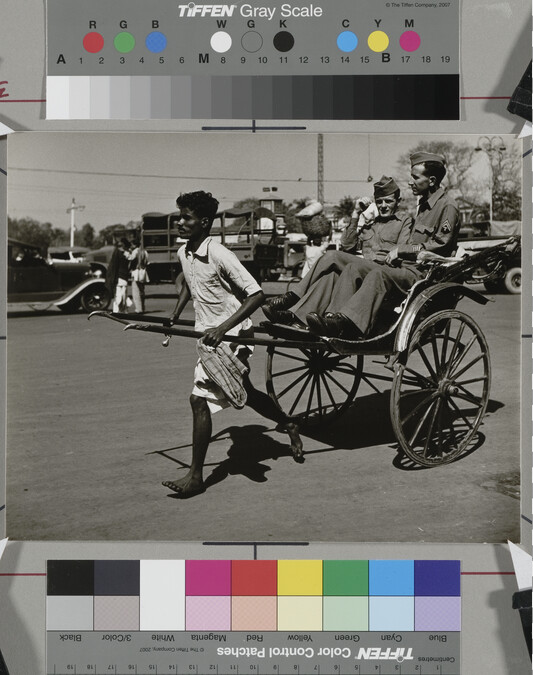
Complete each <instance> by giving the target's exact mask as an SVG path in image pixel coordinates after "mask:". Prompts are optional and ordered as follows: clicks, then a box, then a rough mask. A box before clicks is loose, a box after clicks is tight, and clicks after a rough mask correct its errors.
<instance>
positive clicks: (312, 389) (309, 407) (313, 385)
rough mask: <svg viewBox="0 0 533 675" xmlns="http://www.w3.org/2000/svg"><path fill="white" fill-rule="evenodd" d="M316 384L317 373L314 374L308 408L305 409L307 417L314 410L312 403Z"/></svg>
mask: <svg viewBox="0 0 533 675" xmlns="http://www.w3.org/2000/svg"><path fill="white" fill-rule="evenodd" d="M315 384H316V375H313V380H312V382H311V390H310V392H309V398H308V399H307V408H306V410H305V417H309V413H310V412H311V410H312V408H311V405H312V403H313V394H314V393H315Z"/></svg>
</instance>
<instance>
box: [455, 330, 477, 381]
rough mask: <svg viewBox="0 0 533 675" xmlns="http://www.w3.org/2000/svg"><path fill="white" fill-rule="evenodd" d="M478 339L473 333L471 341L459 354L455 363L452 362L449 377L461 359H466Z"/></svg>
mask: <svg viewBox="0 0 533 675" xmlns="http://www.w3.org/2000/svg"><path fill="white" fill-rule="evenodd" d="M476 339H477V335H473V336H472V337H471V338H470V342H469V343H468V344H467V345H466V347H465V348H464V349H463V350H462V351H461V353H460V354H458V355H457V358H456V359H455V361H454V362H453V363H450V364H449V366H448V377H450V376H451V375H452V373H453V371H454V368H457V366H458V365H459V364H460V363H461V361H462V360H463V359H464V357H465V356H466V355H467V354H468V352H469V351H470V348H471V347H472V345H473V344H474V342H475V341H476Z"/></svg>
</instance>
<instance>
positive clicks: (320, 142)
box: [316, 134, 324, 204]
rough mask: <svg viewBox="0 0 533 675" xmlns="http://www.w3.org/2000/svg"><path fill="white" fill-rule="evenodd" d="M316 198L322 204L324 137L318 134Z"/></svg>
mask: <svg viewBox="0 0 533 675" xmlns="http://www.w3.org/2000/svg"><path fill="white" fill-rule="evenodd" d="M317 154H318V156H317V186H316V188H317V189H316V198H317V200H318V201H319V202H320V203H321V204H324V136H323V134H318V147H317Z"/></svg>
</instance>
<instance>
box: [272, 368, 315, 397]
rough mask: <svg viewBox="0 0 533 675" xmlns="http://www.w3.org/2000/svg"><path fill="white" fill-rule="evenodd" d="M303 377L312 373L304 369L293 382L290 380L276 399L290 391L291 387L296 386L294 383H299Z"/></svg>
mask: <svg viewBox="0 0 533 675" xmlns="http://www.w3.org/2000/svg"><path fill="white" fill-rule="evenodd" d="M304 377H312V375H311V374H310V373H309V372H308V371H307V370H306V371H305V373H304V374H303V375H300V377H298V378H297V379H296V380H294V382H291V383H290V384H289V385H288V386H287V387H285V389H284V390H283V391H282V392H280V393H279V394H278V399H280V398H281V397H282V396H285V394H286V393H287V392H288V391H290V390H291V389H292V388H293V387H296V385H298V384H300V382H301V381H302V380H303V379H304Z"/></svg>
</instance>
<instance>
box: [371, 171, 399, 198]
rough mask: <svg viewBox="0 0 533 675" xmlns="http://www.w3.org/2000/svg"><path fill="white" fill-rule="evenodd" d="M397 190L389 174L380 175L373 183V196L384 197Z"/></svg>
mask: <svg viewBox="0 0 533 675" xmlns="http://www.w3.org/2000/svg"><path fill="white" fill-rule="evenodd" d="M396 190H399V188H398V186H397V185H396V182H395V180H394V178H391V177H390V176H381V178H380V179H379V180H378V182H377V183H374V197H386V196H387V195H391V194H393V192H396Z"/></svg>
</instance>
